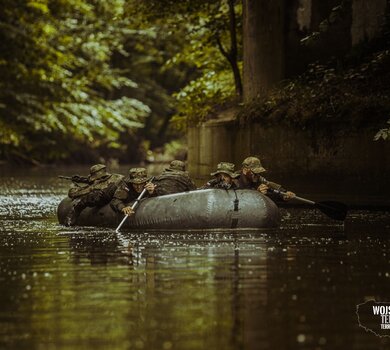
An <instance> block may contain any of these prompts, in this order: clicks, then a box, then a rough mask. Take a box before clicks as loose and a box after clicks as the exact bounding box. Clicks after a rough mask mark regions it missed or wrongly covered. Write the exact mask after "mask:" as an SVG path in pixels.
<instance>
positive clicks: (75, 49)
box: [0, 0, 150, 158]
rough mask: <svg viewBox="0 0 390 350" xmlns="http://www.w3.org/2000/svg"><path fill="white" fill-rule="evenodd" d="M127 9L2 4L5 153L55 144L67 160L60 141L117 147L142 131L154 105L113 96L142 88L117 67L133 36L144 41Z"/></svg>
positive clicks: (113, 0)
mask: <svg viewBox="0 0 390 350" xmlns="http://www.w3.org/2000/svg"><path fill="white" fill-rule="evenodd" d="M124 6H125V1H123V0H106V1H102V0H94V1H87V0H69V1H63V0H35V1H32V0H31V1H27V2H26V1H22V0H16V1H11V0H5V1H3V3H2V7H3V8H2V13H1V14H0V49H1V50H0V52H1V53H0V76H1V80H0V104H1V106H2V108H0V122H1V133H0V151H1V150H2V149H3V148H2V146H4V145H7V147H8V146H13V147H15V148H19V149H20V150H21V151H23V152H27V151H28V152H29V151H32V152H33V150H34V145H35V146H36V147H37V149H38V148H42V146H44V145H45V144H47V145H52V144H53V143H57V146H56V147H57V148H58V154H61V156H63V155H64V154H65V153H64V151H63V148H64V147H65V148H66V144H61V138H63V139H64V140H65V139H66V140H68V141H69V140H72V139H75V140H78V141H79V142H80V144H82V143H83V142H84V143H88V144H89V145H100V144H103V143H105V144H113V145H114V144H115V141H116V140H117V139H118V137H119V134H120V133H123V132H132V131H134V130H135V129H137V128H139V127H142V125H143V118H145V117H146V116H147V115H148V114H149V113H150V109H149V107H147V106H146V105H145V104H144V103H142V102H140V101H138V100H135V99H133V98H127V97H125V96H122V95H121V94H119V93H115V94H114V93H113V92H114V91H119V90H120V89H122V88H124V87H126V88H133V89H135V88H137V87H138V85H137V84H136V83H135V82H134V81H133V80H132V79H130V78H129V77H128V76H126V75H127V74H126V72H125V71H122V70H119V69H115V68H113V67H112V57H113V54H114V53H117V54H119V55H121V54H127V52H126V50H125V49H124V47H123V43H124V42H125V40H127V38H128V37H129V36H130V35H132V36H138V35H140V36H145V35H147V34H146V33H145V32H142V33H139V32H138V31H136V30H132V29H131V28H130V26H129V20H128V18H126V17H125V16H124ZM110 94H111V95H110ZM21 140H23V142H21ZM7 149H8V148H7ZM42 156H43V158H45V156H46V155H42ZM52 156H53V152H52V153H51V157H52Z"/></svg>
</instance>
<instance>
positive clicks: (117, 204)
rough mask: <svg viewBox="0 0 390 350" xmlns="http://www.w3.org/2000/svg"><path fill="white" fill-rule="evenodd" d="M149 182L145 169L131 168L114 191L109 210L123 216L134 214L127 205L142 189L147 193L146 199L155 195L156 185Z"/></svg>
mask: <svg viewBox="0 0 390 350" xmlns="http://www.w3.org/2000/svg"><path fill="white" fill-rule="evenodd" d="M149 180H150V177H148V175H147V171H146V169H145V168H131V169H130V170H129V175H128V176H127V177H126V178H124V179H123V181H122V182H121V184H120V185H119V186H118V188H117V190H116V191H115V193H114V196H113V199H112V200H111V203H110V205H111V208H112V209H113V210H114V211H116V212H122V213H123V214H125V215H132V214H134V211H133V209H132V208H131V206H130V205H129V203H131V202H132V201H134V200H136V199H137V198H138V196H139V194H140V193H141V192H142V191H143V189H144V188H146V190H147V191H148V194H147V195H146V197H147V196H149V197H150V196H153V195H156V193H155V189H156V185H155V184H153V183H151V182H149Z"/></svg>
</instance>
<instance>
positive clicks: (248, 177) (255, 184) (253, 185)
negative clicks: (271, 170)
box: [238, 157, 295, 201]
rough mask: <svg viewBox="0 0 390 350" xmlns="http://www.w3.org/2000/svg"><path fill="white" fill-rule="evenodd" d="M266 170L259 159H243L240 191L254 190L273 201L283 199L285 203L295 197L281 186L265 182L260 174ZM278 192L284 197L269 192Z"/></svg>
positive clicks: (239, 182) (239, 180)
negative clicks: (282, 193)
mask: <svg viewBox="0 0 390 350" xmlns="http://www.w3.org/2000/svg"><path fill="white" fill-rule="evenodd" d="M265 171H266V170H265V169H264V167H263V166H262V165H261V162H260V159H259V158H256V157H248V158H245V159H244V161H243V162H242V168H241V172H240V177H239V179H238V186H239V188H241V189H254V190H257V191H259V192H261V193H262V194H266V195H267V196H269V197H271V199H273V200H279V199H283V200H285V201H287V200H290V199H292V198H294V197H295V193H294V192H291V191H287V190H285V189H284V188H283V187H282V186H281V185H279V184H277V183H275V182H271V181H267V180H265V179H264V178H263V177H262V176H261V175H260V174H262V173H264V172H265ZM272 189H274V190H279V191H282V192H285V194H284V195H275V194H273V193H270V192H271V191H270V190H272Z"/></svg>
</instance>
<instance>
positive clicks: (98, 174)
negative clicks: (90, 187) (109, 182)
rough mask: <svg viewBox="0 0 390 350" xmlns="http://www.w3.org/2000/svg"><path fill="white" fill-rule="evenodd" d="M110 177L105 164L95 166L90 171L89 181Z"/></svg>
mask: <svg viewBox="0 0 390 350" xmlns="http://www.w3.org/2000/svg"><path fill="white" fill-rule="evenodd" d="M107 175H109V174H108V173H107V170H106V166H105V165H104V164H95V165H93V166H91V169H89V176H88V178H89V181H95V180H98V179H100V178H102V177H104V176H107Z"/></svg>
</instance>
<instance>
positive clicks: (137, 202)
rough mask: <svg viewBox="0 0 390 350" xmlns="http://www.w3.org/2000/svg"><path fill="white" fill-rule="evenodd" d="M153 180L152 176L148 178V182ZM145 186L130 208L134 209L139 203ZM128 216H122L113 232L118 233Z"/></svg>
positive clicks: (144, 191)
mask: <svg viewBox="0 0 390 350" xmlns="http://www.w3.org/2000/svg"><path fill="white" fill-rule="evenodd" d="M153 180H154V176H153V177H152V178H151V179H150V181H148V182H152V181H153ZM146 191H147V190H146V188H144V189H143V190H142V192H141V194H140V195H139V196H138V197H137V199H136V200H135V202H134V203H133V205H132V206H131V209H133V210H134V209H135V208H136V207H137V206H138V204H139V201H140V200H141V199H142V198H143V196H144V195H145V193H146ZM128 217H129V215H125V217H124V218H123V220H122V221H121V223H120V224H119V225H118V227H117V228H116V230H115V232H116V233H118V232H119V230H120V228H121V227H122V226H123V224H124V223H125V221H126V219H127V218H128Z"/></svg>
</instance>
